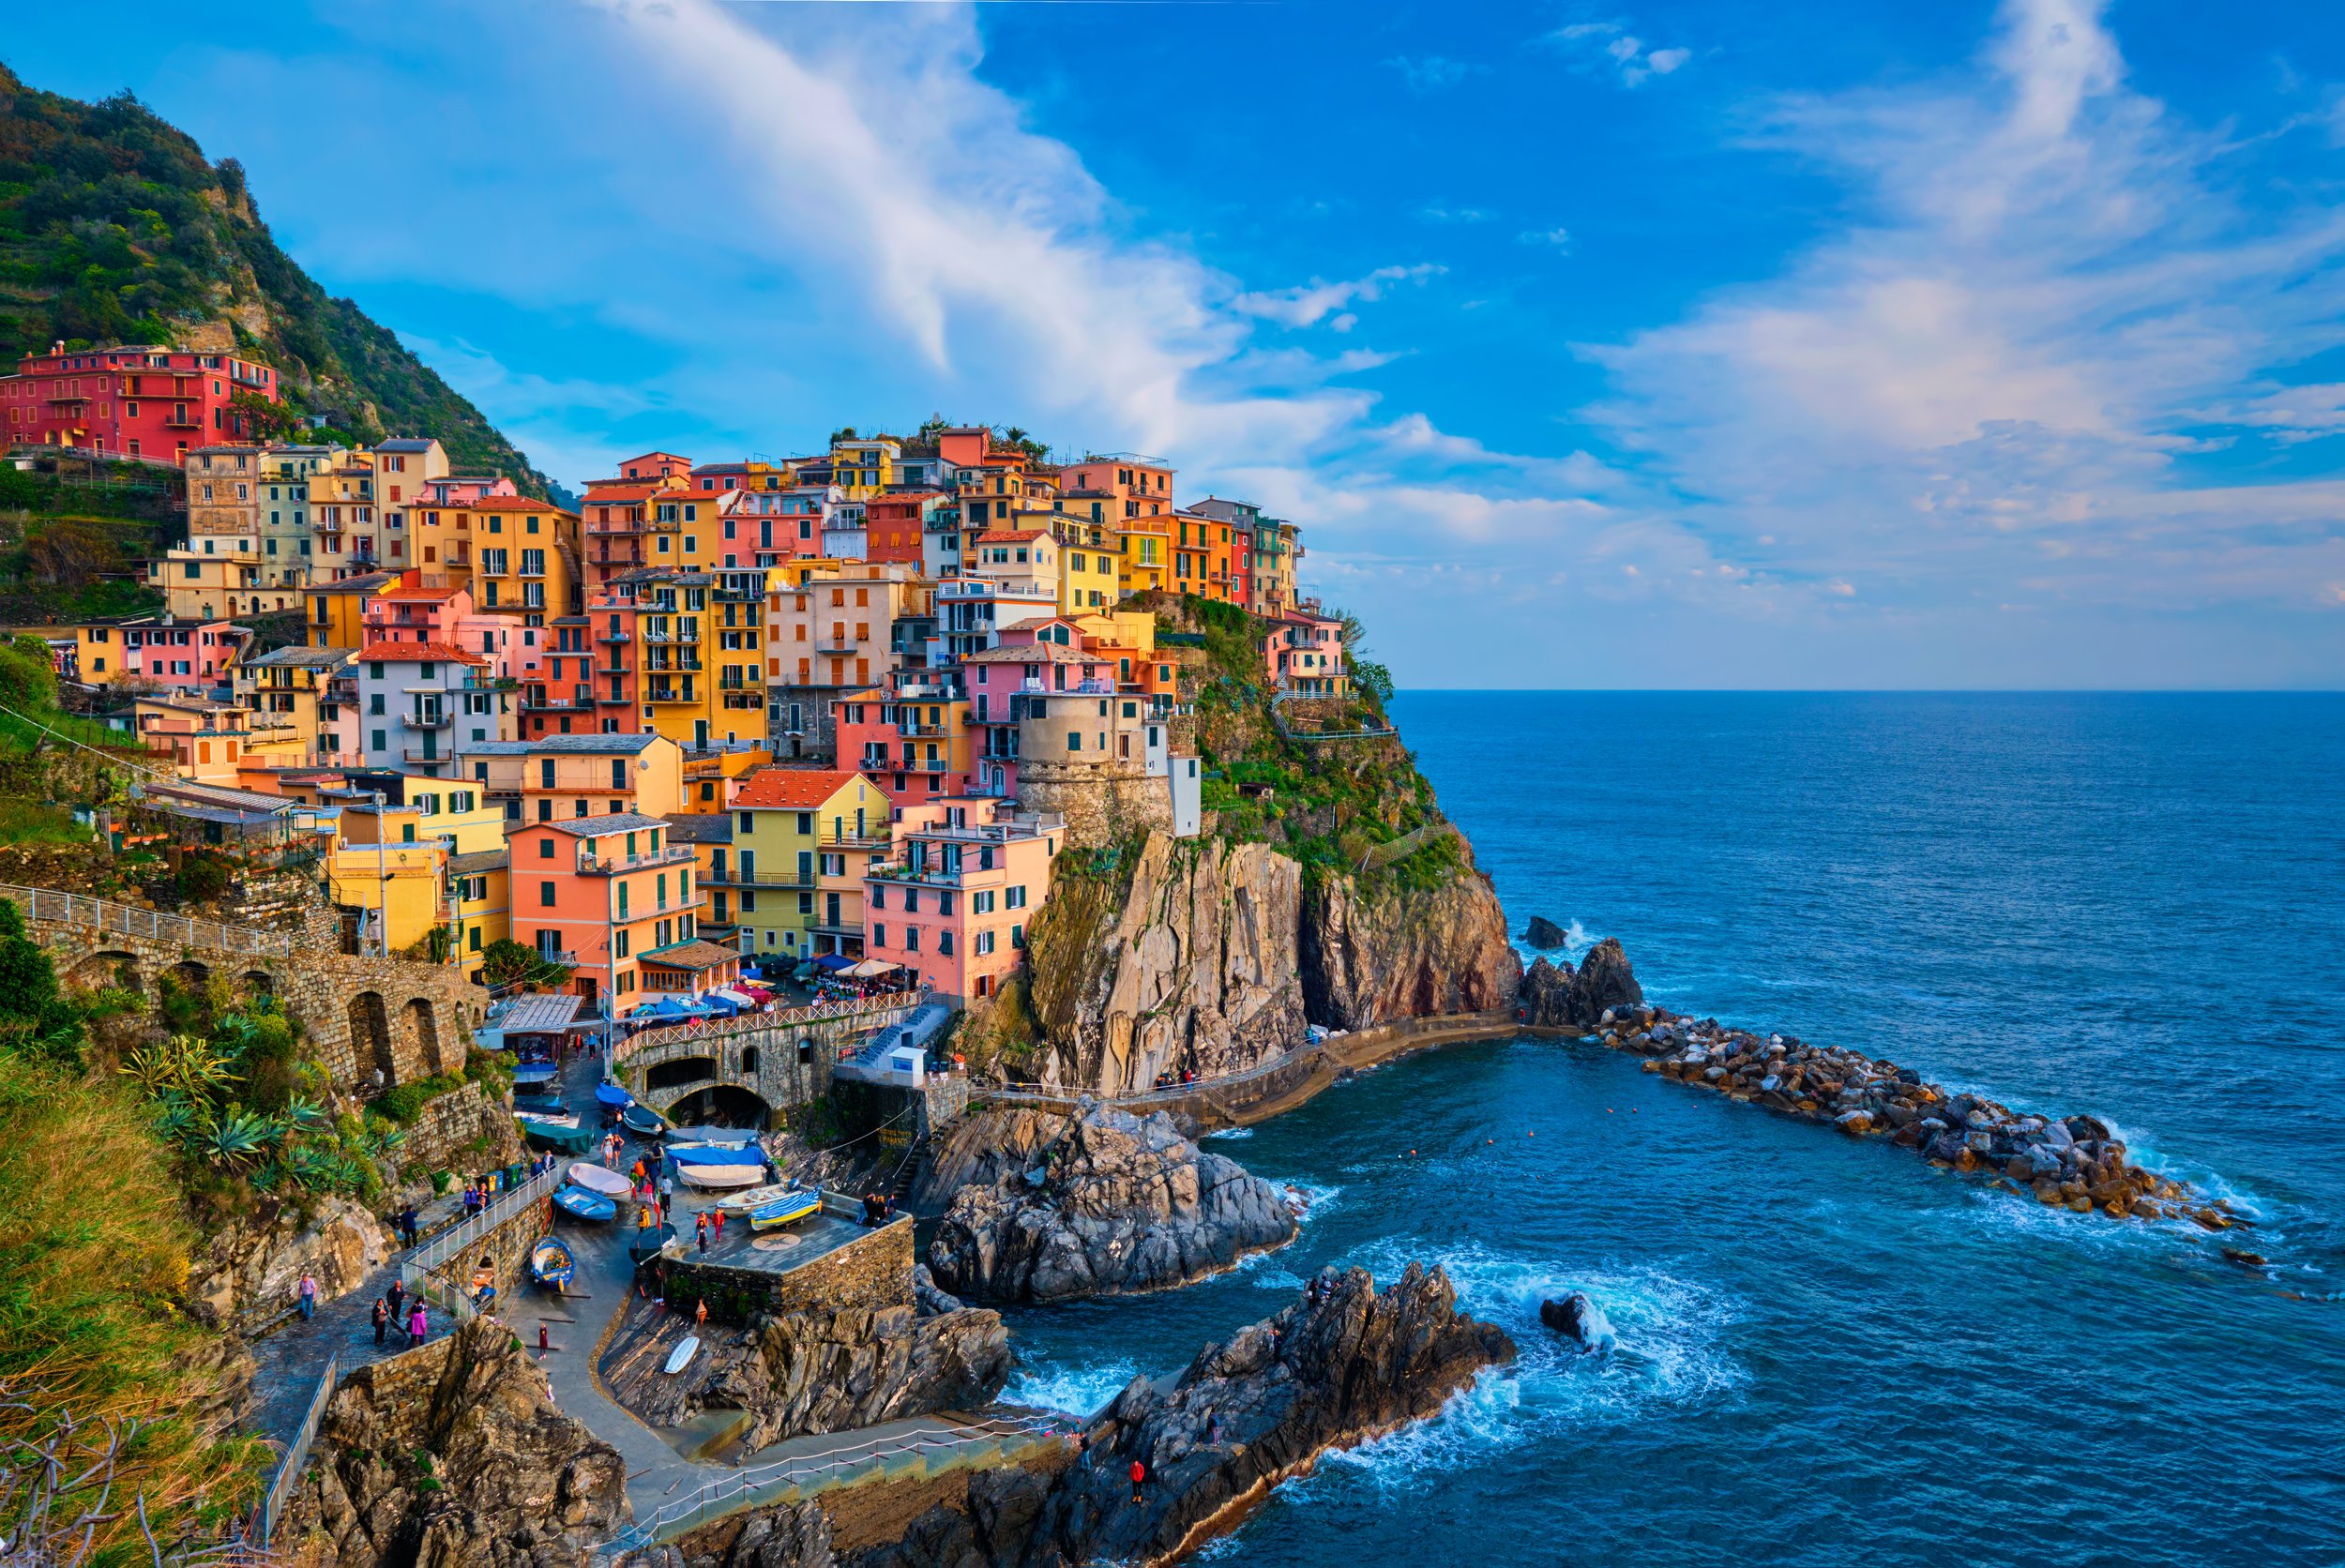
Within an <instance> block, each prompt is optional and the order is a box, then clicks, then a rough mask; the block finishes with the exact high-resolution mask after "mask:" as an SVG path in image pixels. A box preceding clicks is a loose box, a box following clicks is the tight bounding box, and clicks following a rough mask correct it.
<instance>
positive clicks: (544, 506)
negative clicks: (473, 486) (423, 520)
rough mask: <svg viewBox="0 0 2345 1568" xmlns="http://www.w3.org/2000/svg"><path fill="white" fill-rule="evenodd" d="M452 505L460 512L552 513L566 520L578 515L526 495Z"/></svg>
mask: <svg viewBox="0 0 2345 1568" xmlns="http://www.w3.org/2000/svg"><path fill="white" fill-rule="evenodd" d="M450 505H453V506H456V507H457V508H458V509H460V510H469V511H475V512H550V513H553V514H556V515H558V516H561V517H566V518H570V517H576V516H577V515H578V514H577V513H576V512H573V511H571V510H570V509H569V508H568V507H567V506H557V505H554V504H553V503H552V502H551V501H533V500H531V499H530V498H529V497H528V496H526V495H484V496H480V497H478V498H477V499H476V500H472V501H465V502H451V503H450Z"/></svg>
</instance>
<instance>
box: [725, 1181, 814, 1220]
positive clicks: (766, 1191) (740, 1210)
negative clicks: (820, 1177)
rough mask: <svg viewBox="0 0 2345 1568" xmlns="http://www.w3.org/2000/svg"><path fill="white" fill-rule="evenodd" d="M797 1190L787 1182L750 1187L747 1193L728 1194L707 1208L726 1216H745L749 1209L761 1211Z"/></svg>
mask: <svg viewBox="0 0 2345 1568" xmlns="http://www.w3.org/2000/svg"><path fill="white" fill-rule="evenodd" d="M797 1190H798V1189H797V1188H796V1187H795V1186H794V1185H793V1184H790V1183H788V1182H775V1183H771V1184H767V1185H765V1186H762V1187H751V1188H750V1189H749V1191H747V1192H728V1193H726V1194H725V1195H724V1196H723V1197H722V1198H719V1199H717V1201H716V1202H714V1203H712V1204H710V1205H709V1207H711V1208H713V1209H721V1210H723V1211H724V1212H725V1213H726V1214H735V1215H738V1214H748V1213H749V1211H750V1210H751V1209H762V1208H764V1206H765V1205H766V1204H768V1203H771V1202H773V1201H774V1200H775V1199H779V1198H787V1197H789V1196H790V1195H791V1194H792V1193H794V1192H795V1191H797Z"/></svg>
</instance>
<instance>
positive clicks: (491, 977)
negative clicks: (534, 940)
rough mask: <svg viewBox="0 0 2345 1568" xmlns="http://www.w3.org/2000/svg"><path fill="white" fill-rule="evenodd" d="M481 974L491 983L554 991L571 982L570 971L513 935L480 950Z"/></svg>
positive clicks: (493, 984)
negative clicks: (516, 939)
mask: <svg viewBox="0 0 2345 1568" xmlns="http://www.w3.org/2000/svg"><path fill="white" fill-rule="evenodd" d="M480 974H481V978H482V979H484V980H486V981H488V982H489V984H491V985H492V986H508V985H516V984H518V985H523V986H530V987H533V988H537V989H539V990H553V989H555V988H559V987H563V986H567V985H568V984H569V983H570V972H569V971H568V970H567V969H564V968H563V967H562V966H561V965H560V964H550V963H548V962H546V960H545V959H543V958H541V957H538V956H537V949H536V948H534V947H524V946H523V945H522V944H521V943H520V942H515V941H514V940H513V939H512V938H510V937H507V938H505V939H504V940H503V941H500V942H491V943H489V945H488V946H487V947H485V948H483V949H481V952H480Z"/></svg>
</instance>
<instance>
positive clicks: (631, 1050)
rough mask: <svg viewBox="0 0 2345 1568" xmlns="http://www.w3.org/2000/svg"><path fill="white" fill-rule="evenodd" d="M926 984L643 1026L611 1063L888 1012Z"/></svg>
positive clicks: (915, 998)
mask: <svg viewBox="0 0 2345 1568" xmlns="http://www.w3.org/2000/svg"><path fill="white" fill-rule="evenodd" d="M927 996H928V988H926V987H922V988H920V989H918V990H911V991H889V992H887V993H885V995H882V996H857V997H844V998H841V999H840V1000H839V1001H837V1002H817V1003H811V1004H810V1005H808V1006H805V1007H785V1008H783V1009H781V1010H780V1011H779V1012H775V1013H743V1014H741V1015H739V1016H738V1017H735V1018H718V1019H700V1018H695V1019H693V1020H692V1021H690V1022H688V1023H681V1024H673V1025H671V1026H669V1027H668V1028H665V1029H646V1030H643V1031H642V1032H640V1033H635V1034H632V1035H629V1036H628V1038H627V1039H625V1040H622V1041H620V1042H619V1043H618V1045H617V1046H615V1047H613V1049H612V1052H611V1064H612V1065H613V1066H614V1067H615V1066H617V1065H618V1064H619V1063H622V1062H627V1061H629V1060H632V1059H633V1058H634V1057H636V1056H637V1055H639V1054H641V1053H643V1052H644V1051H647V1050H650V1049H651V1048H654V1047H658V1046H671V1045H678V1044H683V1043H685V1042H690V1043H692V1044H695V1045H704V1044H705V1043H707V1042H708V1041H710V1040H721V1039H724V1038H726V1037H727V1036H729V1035H734V1034H751V1033H758V1032H760V1031H763V1030H769V1029H794V1028H796V1027H798V1026H800V1025H802V1024H817V1023H836V1022H838V1021H840V1019H842V1018H855V1017H856V1016H857V1015H859V1014H863V1013H890V1012H896V1011H900V1010H902V1009H907V1008H911V1007H916V1006H918V1005H919V1004H920V1003H921V1002H922V1001H924V1000H926V998H927Z"/></svg>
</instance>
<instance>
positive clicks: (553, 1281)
mask: <svg viewBox="0 0 2345 1568" xmlns="http://www.w3.org/2000/svg"><path fill="white" fill-rule="evenodd" d="M577 1268H578V1259H575V1258H573V1257H571V1256H570V1249H569V1248H568V1247H567V1246H565V1245H563V1244H562V1241H561V1238H560V1237H558V1236H541V1237H539V1238H538V1240H537V1245H536V1246H534V1247H531V1248H530V1249H529V1277H530V1278H532V1279H534V1280H536V1281H537V1283H538V1284H540V1285H545V1286H550V1287H552V1289H555V1290H559V1289H562V1288H563V1287H564V1286H566V1285H567V1284H569V1282H570V1275H571V1274H572V1273H574V1272H575V1271H576V1270H577Z"/></svg>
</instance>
